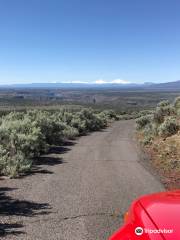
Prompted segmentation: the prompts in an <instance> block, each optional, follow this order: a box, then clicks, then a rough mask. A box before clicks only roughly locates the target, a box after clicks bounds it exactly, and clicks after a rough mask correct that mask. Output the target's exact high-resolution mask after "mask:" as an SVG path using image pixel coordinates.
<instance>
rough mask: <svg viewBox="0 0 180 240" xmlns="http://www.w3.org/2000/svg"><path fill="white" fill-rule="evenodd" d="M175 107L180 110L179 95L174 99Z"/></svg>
mask: <svg viewBox="0 0 180 240" xmlns="http://www.w3.org/2000/svg"><path fill="white" fill-rule="evenodd" d="M174 108H175V109H176V111H177V113H178V114H179V112H180V97H177V98H176V99H175V101H174Z"/></svg>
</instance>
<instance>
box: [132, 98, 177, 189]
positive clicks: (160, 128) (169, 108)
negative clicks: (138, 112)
mask: <svg viewBox="0 0 180 240" xmlns="http://www.w3.org/2000/svg"><path fill="white" fill-rule="evenodd" d="M136 124H137V133H138V138H139V139H140V142H141V144H142V145H143V146H144V149H145V151H147V152H148V153H149V154H150V155H151V159H152V163H153V165H154V166H155V167H156V168H157V169H158V171H159V172H160V173H161V174H162V177H163V181H164V182H165V183H166V184H167V187H168V188H176V187H180V179H179V176H180V160H179V159H180V97H177V98H176V99H175V101H174V102H173V103H170V102H169V101H161V102H160V103H159V104H158V105H157V107H156V109H155V110H154V111H153V112H152V113H151V114H147V115H144V116H142V117H140V118H138V119H137V120H136Z"/></svg>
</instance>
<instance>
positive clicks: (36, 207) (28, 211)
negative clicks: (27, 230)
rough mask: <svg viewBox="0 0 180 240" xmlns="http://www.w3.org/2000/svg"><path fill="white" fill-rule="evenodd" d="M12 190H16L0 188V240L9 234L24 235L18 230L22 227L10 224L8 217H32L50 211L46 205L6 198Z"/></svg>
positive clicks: (18, 224)
mask: <svg viewBox="0 0 180 240" xmlns="http://www.w3.org/2000/svg"><path fill="white" fill-rule="evenodd" d="M13 190H16V189H14V188H7V187H4V188H3V187H1V188H0V238H1V237H3V236H6V235H9V234H14V235H17V234H23V233H24V232H23V231H20V230H19V229H21V228H22V227H23V225H22V224H21V223H16V222H10V221H9V218H8V217H9V216H24V217H33V216H37V215H46V214H49V213H50V211H48V210H50V209H51V207H50V206H49V204H47V203H35V202H31V201H26V200H17V199H13V198H12V197H10V196H8V195H7V192H9V191H13ZM2 216H4V217H5V218H3V217H2ZM3 219H4V220H3Z"/></svg>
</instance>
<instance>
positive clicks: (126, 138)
mask: <svg viewBox="0 0 180 240" xmlns="http://www.w3.org/2000/svg"><path fill="white" fill-rule="evenodd" d="M161 190H163V187H162V185H161V183H160V182H159V181H158V180H157V179H156V178H155V176H153V175H152V174H151V173H150V171H148V170H147V168H144V167H143V165H142V164H141V161H140V160H139V154H138V148H137V146H136V141H135V139H134V121H132V120H129V121H119V122H115V123H113V124H112V125H111V126H110V127H109V128H107V129H105V130H103V131H101V132H94V133H92V134H90V135H89V136H84V137H81V138H79V139H78V140H76V141H74V142H69V143H67V144H66V146H63V147H57V148H54V149H52V152H51V153H50V154H49V155H46V156H43V157H42V158H41V161H39V163H38V165H37V167H35V168H34V169H33V172H32V174H31V175H28V176H26V177H22V178H21V179H12V180H11V179H6V180H1V181H0V217H1V218H0V221H1V224H0V234H2V237H3V239H8V240H9V239H13V240H14V239H18V240H26V239H29V240H46V239H47V240H57V239H59V240H105V239H108V237H109V236H110V235H111V233H112V232H113V231H114V230H116V229H117V228H118V227H119V226H120V224H121V223H122V216H123V213H124V212H125V211H126V210H127V208H128V207H129V204H130V203H131V201H132V200H133V199H134V198H136V197H138V196H140V195H142V194H146V193H151V192H155V191H161Z"/></svg>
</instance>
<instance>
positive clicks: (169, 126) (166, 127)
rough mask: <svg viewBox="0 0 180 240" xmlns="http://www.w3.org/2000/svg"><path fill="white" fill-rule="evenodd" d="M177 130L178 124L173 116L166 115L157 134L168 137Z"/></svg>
mask: <svg viewBox="0 0 180 240" xmlns="http://www.w3.org/2000/svg"><path fill="white" fill-rule="evenodd" d="M178 130H179V125H178V123H177V121H176V119H175V118H173V117H168V118H166V119H165V121H164V122H163V123H162V124H161V125H160V126H159V128H158V131H159V135H160V136H162V137H168V136H171V135H173V134H176V133H177V132H178Z"/></svg>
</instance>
